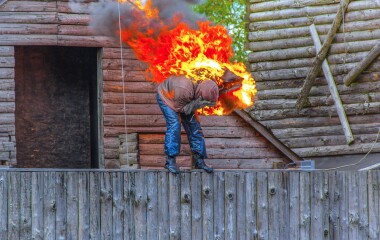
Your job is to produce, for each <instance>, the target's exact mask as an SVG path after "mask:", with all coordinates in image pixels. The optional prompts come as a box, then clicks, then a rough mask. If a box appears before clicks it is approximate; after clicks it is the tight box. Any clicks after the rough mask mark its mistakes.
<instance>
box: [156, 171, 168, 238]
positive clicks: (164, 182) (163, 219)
mask: <svg viewBox="0 0 380 240" xmlns="http://www.w3.org/2000/svg"><path fill="white" fill-rule="evenodd" d="M168 184H169V176H168V172H166V171H164V172H163V171H161V172H159V173H158V184H157V193H158V198H157V199H158V238H159V239H169V238H170V231H169V214H168V212H169V191H168V189H169V185H168Z"/></svg>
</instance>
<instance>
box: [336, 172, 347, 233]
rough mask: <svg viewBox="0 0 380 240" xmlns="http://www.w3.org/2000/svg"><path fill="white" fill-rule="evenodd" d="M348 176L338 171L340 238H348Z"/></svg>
mask: <svg viewBox="0 0 380 240" xmlns="http://www.w3.org/2000/svg"><path fill="white" fill-rule="evenodd" d="M347 179H348V176H347V174H344V173H343V172H338V186H339V190H340V198H339V221H340V229H339V234H340V239H342V240H346V239H348V186H347V184H348V181H347Z"/></svg>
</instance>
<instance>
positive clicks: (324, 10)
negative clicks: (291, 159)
mask: <svg viewBox="0 0 380 240" xmlns="http://www.w3.org/2000/svg"><path fill="white" fill-rule="evenodd" d="M339 2H340V1H339V0H323V1H320V0H300V1H298V0H297V1H296V0H284V1H280V0H276V1H266V0H249V3H248V11H249V21H250V23H249V36H248V38H249V43H248V46H249V49H250V50H251V51H252V52H251V53H250V55H249V59H248V60H249V63H250V67H251V71H252V74H253V76H254V77H255V80H256V81H257V89H258V95H257V97H258V99H257V101H256V103H255V105H254V107H253V108H252V110H251V112H250V113H251V115H252V116H253V117H254V118H256V119H258V120H259V121H260V122H261V123H262V124H264V125H265V126H267V127H268V128H270V129H271V130H272V131H273V133H274V134H275V136H276V137H277V138H279V139H280V140H281V141H282V142H284V143H285V144H286V145H287V146H288V147H290V148H291V149H292V150H293V151H294V152H296V153H297V154H298V155H300V156H301V157H311V158H312V157H318V156H329V155H346V154H360V153H366V152H368V151H369V150H370V149H371V147H372V146H373V142H374V141H375V140H376V137H377V133H378V131H379V127H380V108H379V106H380V98H379V96H380V94H379V91H380V82H379V73H380V59H377V60H375V61H374V62H373V63H372V64H371V65H370V66H369V67H368V68H367V69H366V71H365V72H364V73H362V74H361V75H360V76H359V77H358V79H357V81H356V82H355V83H354V84H352V85H351V86H349V87H346V86H345V85H344V84H343V78H344V77H345V76H346V74H347V73H348V72H349V71H350V70H351V69H352V68H353V67H354V66H356V65H357V64H358V63H359V62H360V61H361V60H362V59H363V58H364V57H365V56H366V55H367V53H368V52H369V51H370V50H371V48H372V47H373V46H375V44H376V43H377V42H378V41H379V39H380V30H379V25H380V21H379V18H378V17H379V15H380V1H379V0H362V1H351V2H350V4H349V5H348V9H347V12H346V13H345V16H344V21H343V23H342V25H341V27H340V29H339V31H338V33H337V35H336V37H335V39H334V41H333V44H332V46H331V48H330V51H329V54H328V62H329V64H330V67H331V71H332V73H333V75H334V78H335V81H336V84H337V87H338V91H339V94H340V97H341V99H342V102H343V105H344V108H345V111H346V114H347V116H348V121H349V123H350V125H351V128H352V132H353V135H354V139H355V140H354V141H355V142H354V144H352V145H347V144H346V140H345V136H344V133H343V129H342V126H341V124H340V121H339V118H338V116H337V111H336V108H335V105H334V102H333V100H332V98H331V95H330V91H329V89H328V86H327V82H326V79H325V78H324V77H323V73H321V74H320V76H319V77H318V78H317V80H316V83H315V84H314V87H313V88H312V89H311V92H310V94H309V100H310V103H311V106H310V107H306V108H303V109H302V110H300V111H298V110H297V109H296V107H295V104H296V101H297V97H298V94H299V92H300V90H301V88H302V85H303V82H304V80H305V78H306V76H307V74H308V71H309V69H310V68H311V66H312V62H313V59H314V57H315V56H316V50H315V47H314V44H313V40H312V38H311V35H310V33H309V26H310V25H311V24H312V23H314V24H315V25H316V28H317V30H318V34H319V36H320V38H321V41H322V42H323V41H324V39H325V38H326V35H327V32H328V31H329V29H330V27H331V24H332V21H333V19H334V17H335V15H336V13H337V10H338V7H339ZM379 151H380V144H376V145H375V146H374V148H373V149H372V152H379Z"/></svg>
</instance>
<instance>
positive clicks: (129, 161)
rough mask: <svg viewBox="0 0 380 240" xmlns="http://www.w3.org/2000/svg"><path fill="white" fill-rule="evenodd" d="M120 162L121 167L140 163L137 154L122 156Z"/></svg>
mask: <svg viewBox="0 0 380 240" xmlns="http://www.w3.org/2000/svg"><path fill="white" fill-rule="evenodd" d="M119 161H120V164H121V165H128V166H129V165H134V164H138V162H139V155H138V154H137V153H128V154H120V156H119Z"/></svg>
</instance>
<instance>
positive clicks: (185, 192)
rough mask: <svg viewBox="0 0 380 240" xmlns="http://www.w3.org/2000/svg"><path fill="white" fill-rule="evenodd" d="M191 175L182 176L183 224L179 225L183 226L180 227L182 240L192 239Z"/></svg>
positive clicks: (184, 174) (183, 174)
mask: <svg viewBox="0 0 380 240" xmlns="http://www.w3.org/2000/svg"><path fill="white" fill-rule="evenodd" d="M190 177H191V175H190V173H182V174H181V175H180V178H181V193H180V194H181V214H180V215H181V222H180V223H178V224H181V226H180V229H181V230H180V231H181V235H180V239H181V240H182V239H187V240H190V239H192V236H191V233H192V231H191V220H190V219H191V215H192V211H191V210H192V209H191V205H192V204H191V202H192V197H193V196H192V195H191V190H190V181H191V178H190Z"/></svg>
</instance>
